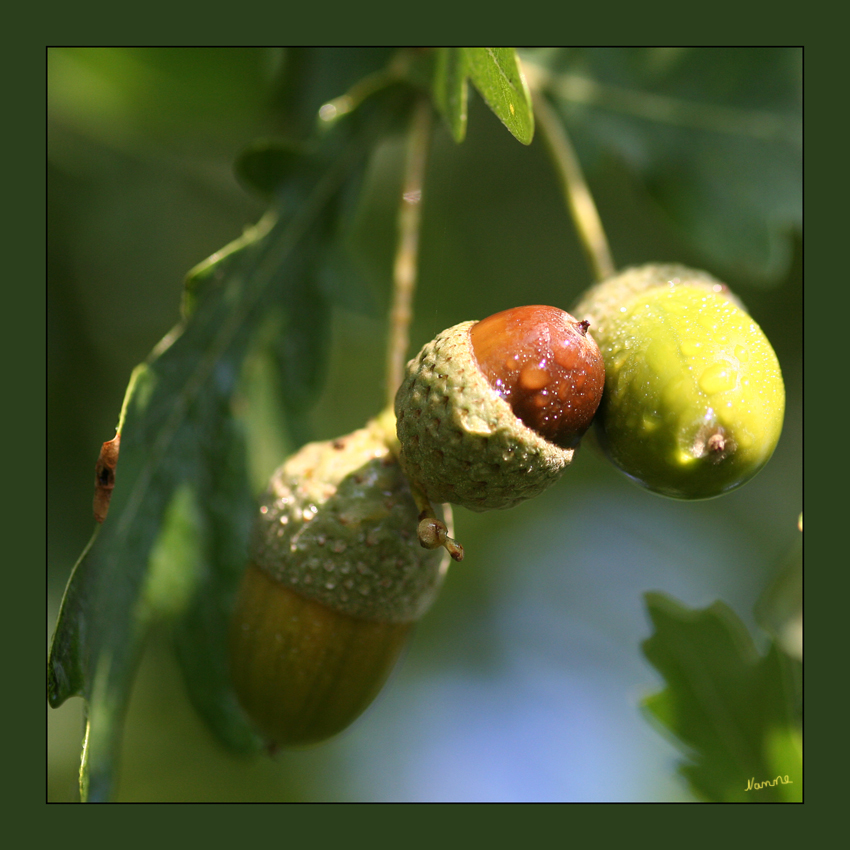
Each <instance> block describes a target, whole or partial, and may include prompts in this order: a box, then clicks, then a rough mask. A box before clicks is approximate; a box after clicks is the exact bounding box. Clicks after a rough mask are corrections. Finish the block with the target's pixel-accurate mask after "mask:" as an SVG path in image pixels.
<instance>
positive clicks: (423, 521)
mask: <svg viewBox="0 0 850 850" xmlns="http://www.w3.org/2000/svg"><path fill="white" fill-rule="evenodd" d="M408 484H409V485H410V493H411V495H412V496H413V501H414V502H415V503H416V507H417V508H418V509H419V527H418V528H417V530H416V533H417V537H418V538H419V545H420V546H422V548H423V549H436V548H437V547H438V546H442V547H443V548H444V549H445V550H446V551H447V552H448V553H449V555H451V556H452V559H453V560H455V561H462V560H463V546H462V545H461V544H460V543H458V542H457V540H455V539H454V538H452V537H449V530H448V528H446V524H445V523H444V522H443V521H442V520H440V519H438V518H437V515H436V514H435V513H434V507H433V505H432V504H431V500H430V499H429V498H428V497H427V496H426V495H425V493H424V492H423V491H422V490H421V489H420V488H419V486H418V485H417V484H416V483H415V482H414V481H411V480H410V479H409V478H408Z"/></svg>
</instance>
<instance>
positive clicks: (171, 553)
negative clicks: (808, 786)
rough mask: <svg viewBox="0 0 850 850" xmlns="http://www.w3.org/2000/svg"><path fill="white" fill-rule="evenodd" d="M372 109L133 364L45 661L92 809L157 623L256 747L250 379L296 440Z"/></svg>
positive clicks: (243, 741) (208, 275)
mask: <svg viewBox="0 0 850 850" xmlns="http://www.w3.org/2000/svg"><path fill="white" fill-rule="evenodd" d="M365 112H366V114H365V115H361V116H360V117H359V118H358V119H357V120H355V121H350V122H349V121H343V122H340V123H339V126H338V128H335V132H334V133H332V134H329V135H327V136H326V137H325V139H324V141H323V143H322V144H321V145H319V147H318V149H317V151H316V153H315V154H314V155H313V156H311V157H302V158H301V159H300V160H298V159H297V158H296V157H293V158H292V159H291V160H290V162H289V163H288V168H289V177H288V178H287V179H286V180H285V183H284V184H283V185H282V186H281V187H280V190H279V192H278V194H277V197H278V199H279V202H278V204H277V205H276V207H274V208H273V209H272V210H271V211H270V212H269V213H268V214H267V215H266V216H265V217H264V218H263V219H262V220H261V221H260V223H259V224H258V225H256V226H255V227H252V228H249V229H248V230H247V231H246V232H245V234H244V235H243V236H242V237H240V238H239V239H238V240H236V241H235V242H234V243H232V244H231V245H228V246H226V247H225V248H223V249H222V250H221V251H219V252H217V253H216V254H215V255H213V256H212V257H211V258H209V260H207V261H205V262H204V263H202V264H200V265H199V266H198V267H196V268H195V269H194V270H193V271H192V272H190V273H189V276H188V278H187V282H186V290H185V294H184V301H183V318H182V320H181V321H180V322H179V323H178V325H177V326H175V328H174V329H173V330H172V331H171V332H170V333H169V334H167V335H166V337H165V338H164V339H163V340H162V341H161V342H160V343H159V344H158V345H157V346H156V347H155V348H154V350H153V351H152V353H151V355H150V356H149V358H148V359H147V361H146V362H144V363H143V364H141V365H139V366H138V367H137V368H136V369H135V370H134V373H133V376H132V378H131V381H130V384H129V386H128V389H127V393H126V396H125V401H124V406H123V409H122V413H121V417H120V420H119V426H118V430H119V433H120V434H121V449H120V457H119V462H118V466H117V469H116V475H115V481H116V485H115V489H114V492H113V496H112V501H111V504H110V509H109V515H108V517H107V518H106V521H105V522H104V523H103V524H102V525H101V526H99V527H97V528H96V530H95V533H94V535H93V536H92V539H91V541H90V543H89V544H88V545H87V547H86V549H85V551H84V552H83V554H82V556H81V557H80V559H79V561H78V562H77V564H76V566H75V568H74V570H73V572H72V574H71V578H70V579H69V582H68V586H67V588H66V591H65V595H64V598H63V600H62V605H61V608H60V613H59V618H58V621H57V625H56V630H55V633H54V635H53V639H52V641H51V647H50V655H49V662H48V700H49V703H50V704H51V705H52V706H54V707H56V706H59V705H61V704H62V703H63V702H64V701H65V700H66V699H68V698H69V697H71V696H81V697H83V698H84V699H85V701H86V712H85V715H86V731H85V742H84V746H83V760H82V768H81V774H80V788H81V797H82V799H83V800H91V801H98V800H106V799H109V797H110V795H111V794H112V789H113V784H114V774H115V770H116V763H117V754H118V752H119V749H120V738H121V731H122V726H123V720H124V716H125V714H126V710H127V704H128V700H129V695H130V691H131V687H132V684H133V679H134V677H135V672H136V668H137V666H138V662H139V659H140V657H141V654H142V652H143V650H144V646H145V640H146V637H147V635H148V633H149V631H150V629H151V627H152V626H153V625H155V624H156V623H158V622H163V621H164V622H169V623H171V625H172V627H173V631H174V635H175V642H176V651H177V655H178V659H179V661H180V663H181V666H182V668H183V672H184V676H185V679H186V684H187V688H188V692H189V697H190V700H191V701H192V703H193V705H194V706H195V708H196V709H197V710H198V711H199V713H200V714H201V716H202V717H203V718H204V719H205V720H206V721H207V723H208V724H209V726H210V728H211V729H212V731H213V732H214V733H215V734H216V735H217V737H218V738H219V739H220V740H221V741H222V742H223V743H224V744H226V745H227V746H229V747H230V748H231V749H234V750H237V751H250V750H253V749H255V748H256V747H257V746H259V741H258V739H257V738H256V736H255V735H254V733H253V731H252V730H251V728H250V726H249V724H248V722H247V720H246V719H245V718H244V716H243V714H242V712H241V710H240V708H239V707H238V705H237V701H236V698H235V695H234V694H233V692H232V689H231V686H230V682H229V676H228V672H227V652H226V646H227V626H228V619H229V611H230V608H231V601H232V597H233V595H234V593H235V590H236V587H237V584H238V581H239V579H240V577H241V573H242V570H243V569H244V565H245V563H246V552H247V543H248V536H249V529H250V526H251V522H252V519H253V512H254V502H253V499H252V487H251V484H250V476H249V472H248V462H247V461H248V453H247V451H246V438H245V433H246V428H248V429H249V430H250V418H251V415H252V414H251V411H250V410H249V412H248V414H247V419H246V414H245V413H244V408H245V407H246V405H245V402H244V400H243V399H242V391H243V389H242V387H243V374H244V372H245V367H246V364H247V363H248V361H249V358H250V356H252V355H253V354H256V351H257V348H258V345H259V347H260V348H262V349H263V352H264V355H265V358H266V360H267V362H269V363H271V364H273V365H274V372H275V375H276V381H277V383H278V385H279V389H280V394H281V396H282V398H284V399H287V400H288V405H287V404H285V405H284V409H285V410H284V412H285V413H288V414H291V415H290V416H289V417H288V425H289V432H290V436H292V435H293V432H295V431H297V430H298V429H297V427H296V426H297V425H298V419H297V415H298V413H299V411H301V410H302V409H303V408H304V406H305V405H306V404H307V403H308V402H309V400H310V398H311V397H312V395H313V394H314V393H315V392H316V390H317V389H318V387H319V385H320V383H321V363H322V361H321V360H319V361H318V362H316V345H317V342H316V340H321V339H323V338H324V337H325V335H326V333H327V323H328V321H329V312H330V302H329V298H330V297H332V295H333V293H334V291H335V286H336V289H337V290H338V291H341V289H342V285H341V284H337V285H335V286H329V285H327V283H325V282H324V281H325V280H326V278H327V277H328V275H329V274H330V275H333V274H334V272H333V270H332V271H328V270H327V269H323V263H324V260H325V257H326V256H328V254H329V253H331V252H329V250H328V244H329V241H330V240H332V239H335V238H337V230H338V229H339V228H341V227H342V224H341V223H340V213H341V211H345V210H346V209H347V199H346V190H347V189H348V188H349V186H350V183H351V182H352V181H354V182H355V183H356V182H357V181H359V180H361V179H362V171H363V169H364V168H365V164H366V159H367V154H368V152H369V151H370V150H372V149H373V147H374V144H375V142H376V141H377V139H378V138H379V137H380V135H381V134H382V133H383V132H384V131H385V129H386V126H387V115H386V114H385V112H384V110H383V109H381V108H380V107H376V108H375V109H369V110H366V111H365ZM337 262H338V260H337ZM320 282H321V283H320ZM326 293H327V294H326ZM272 317H277V318H278V321H282V322H284V323H288V326H289V327H294V326H295V325H296V324H297V325H298V327H299V330H300V332H299V333H297V334H291V335H289V336H288V337H287V340H286V343H285V345H281V343H280V342H279V341H276V340H274V339H272V338H269V336H268V333H267V331H268V327H269V322H270V319H271V318H272ZM258 340H259V341H260V342H261V343H262V345H260V344H259V343H258ZM308 363H309V364H310V366H311V368H310V369H305V370H301V369H300V368H299V365H301V366H303V365H304V364H308ZM281 427H283V423H281ZM255 431H256V429H254V431H253V432H252V433H255ZM280 460H282V458H278V462H279V461H280Z"/></svg>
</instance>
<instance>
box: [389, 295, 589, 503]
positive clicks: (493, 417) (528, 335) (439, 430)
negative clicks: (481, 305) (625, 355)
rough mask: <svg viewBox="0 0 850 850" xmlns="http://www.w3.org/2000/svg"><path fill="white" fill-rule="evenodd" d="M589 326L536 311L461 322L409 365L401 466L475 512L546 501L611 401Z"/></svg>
mask: <svg viewBox="0 0 850 850" xmlns="http://www.w3.org/2000/svg"><path fill="white" fill-rule="evenodd" d="M587 330H588V323H587V322H584V321H577V320H576V319H575V318H573V316H571V315H570V314H569V313H566V312H564V311H563V310H559V309H557V308H555V307H547V306H542V305H532V306H527V307H516V308H513V309H511V310H505V311H503V312H501V313H496V314H495V315H493V316H490V317H488V318H487V319H484V320H482V321H480V322H462V323H461V324H459V325H455V326H454V327H451V328H449V329H448V330H445V331H443V332H442V333H440V334H438V336H437V337H436V338H435V339H433V340H432V341H431V342H429V343H428V344H427V345H425V347H424V348H423V349H422V350H421V351H420V352H419V354H418V355H417V356H416V357H415V358H414V359H413V360H411V361H410V363H408V364H407V371H406V373H405V377H404V380H403V382H402V385H401V387H400V388H399V391H398V393H397V395H396V399H395V412H396V425H397V433H398V439H399V443H400V454H399V460H400V462H401V465H402V467H403V469H404V471H405V472H406V473H407V475H408V476H409V478H410V479H411V480H412V481H414V482H415V483H416V484H417V485H418V486H419V488H420V489H421V490H422V491H423V492H424V493H425V494H426V495H427V496H428V497H429V498H430V499H431V500H432V501H434V502H452V503H454V504H458V505H463V506H464V507H466V508H469V509H470V510H473V511H487V510H493V509H497V508H510V507H513V506H514V505H516V504H518V503H519V502H522V501H524V500H525V499H529V498H531V497H533V496H536V495H538V494H539V493H541V492H542V491H543V490H545V489H546V488H547V487H549V486H550V485H551V484H553V483H554V482H555V481H557V480H558V478H559V477H560V475H561V473H562V472H563V471H564V469H566V467H567V466H568V465H569V464H570V462H571V461H572V458H573V453H574V451H575V448H576V446H577V445H578V443H579V440H580V439H581V436H582V434H583V433H584V432H585V431H586V430H587V428H588V427H589V426H590V424H591V422H592V420H593V415H594V413H595V412H596V408H597V406H598V404H599V400H600V398H601V396H602V388H603V385H604V380H605V376H604V366H603V362H602V356H601V354H600V352H599V349H598V347H597V345H596V343H595V342H594V341H593V338H592V337H591V336H590V335H589V334H588V333H587Z"/></svg>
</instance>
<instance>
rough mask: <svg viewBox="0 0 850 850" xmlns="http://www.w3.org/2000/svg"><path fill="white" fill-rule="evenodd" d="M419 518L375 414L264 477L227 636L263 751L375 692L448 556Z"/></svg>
mask: <svg viewBox="0 0 850 850" xmlns="http://www.w3.org/2000/svg"><path fill="white" fill-rule="evenodd" d="M390 418H392V417H391V416H390ZM389 427H390V428H391V429H392V424H390V426H389ZM390 436H392V432H391V431H390ZM419 521H420V516H419V509H418V507H417V504H416V502H415V501H414V499H413V496H412V494H411V491H410V487H409V485H408V483H407V480H406V479H405V477H404V475H403V474H402V472H401V469H400V467H399V465H398V463H397V461H396V459H395V457H394V455H393V454H392V453H391V451H390V449H389V448H388V446H387V430H386V425H384V424H381V422H379V421H377V420H374V421H372V422H370V423H369V424H368V425H367V426H366V427H365V428H363V429H360V430H358V431H355V432H353V433H352V434H348V435H347V436H345V437H341V438H339V439H335V440H329V441H326V442H317V443H310V444H308V445H305V446H304V447H303V448H301V449H300V450H299V451H298V452H297V453H296V454H294V455H292V456H291V457H290V458H289V459H288V460H287V461H286V462H285V463H284V464H283V465H282V466H281V467H280V468H279V469H278V470H277V471H276V472H275V473H274V475H273V476H272V478H271V481H270V483H269V487H268V490H267V491H266V493H265V494H264V496H263V497H262V500H261V504H260V508H259V514H258V518H257V520H256V523H255V527H254V530H253V537H252V543H251V554H250V561H249V564H248V568H247V570H246V572H245V575H244V577H243V581H242V585H241V588H240V590H239V593H238V596H237V601H236V605H235V610H234V614H233V618H232V621H231V634H230V662H231V672H232V679H233V683H234V687H235V690H236V694H237V696H238V698H239V701H240V703H241V705H242V707H243V708H244V709H245V711H246V713H247V714H248V716H249V717H250V718H251V719H252V721H253V723H254V724H255V726H256V727H257V729H258V731H259V732H260V734H261V735H262V736H263V737H264V739H265V740H266V741H267V743H268V745H269V747H270V748H271V749H276V748H277V747H290V746H301V745H308V744H313V743H318V742H319V741H322V740H325V739H326V738H329V737H331V736H333V735H335V734H337V733H338V732H340V731H342V730H343V729H345V728H346V727H347V726H348V725H349V724H351V723H352V722H353V721H354V720H355V719H356V718H357V717H358V716H359V715H360V714H361V713H362V712H363V711H364V710H365V709H366V707H367V706H368V705H369V704H370V703H371V702H372V700H373V699H374V698H375V696H376V695H377V694H378V692H379V691H380V690H381V687H382V686H383V684H384V682H385V680H386V679H387V677H388V676H389V674H390V672H391V671H392V669H393V667H394V665H395V663H396V661H397V660H398V657H399V655H400V653H401V651H402V649H403V648H404V646H405V643H406V641H407V638H408V636H409V634H410V631H411V629H412V628H413V625H414V623H415V622H416V621H417V620H418V619H419V618H420V617H421V616H422V615H423V614H424V613H425V611H426V610H427V609H428V607H429V606H430V605H431V603H432V602H433V600H434V598H435V597H436V594H437V591H438V589H439V587H440V584H441V582H442V580H443V577H444V575H445V572H446V567H447V564H448V553H447V552H445V551H442V550H440V549H426V548H423V545H421V544H420V542H419V540H418V539H417V527H418V524H419ZM436 524H437V526H439V527H441V528H443V529H445V525H443V524H442V523H441V522H437V523H436ZM435 545H441V544H438V543H437V542H435Z"/></svg>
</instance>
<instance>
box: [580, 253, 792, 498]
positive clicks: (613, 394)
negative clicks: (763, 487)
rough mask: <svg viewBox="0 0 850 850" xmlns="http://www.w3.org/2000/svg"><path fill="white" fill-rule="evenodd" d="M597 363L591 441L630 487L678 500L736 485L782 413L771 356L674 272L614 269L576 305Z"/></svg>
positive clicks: (735, 318) (770, 443) (730, 313)
mask: <svg viewBox="0 0 850 850" xmlns="http://www.w3.org/2000/svg"><path fill="white" fill-rule="evenodd" d="M575 309H576V311H578V312H579V313H580V314H581V315H585V316H587V317H588V318H589V319H590V321H591V322H593V326H594V328H595V336H596V340H597V341H598V343H599V346H600V348H601V350H602V355H603V357H604V359H605V370H606V382H605V393H604V395H603V398H602V404H601V405H600V407H599V411H598V413H597V416H596V424H595V428H594V431H595V433H596V434H597V436H598V438H599V443H600V445H601V447H602V449H603V451H604V452H605V453H606V454H607V456H608V457H609V458H610V459H611V460H612V461H613V463H614V464H615V465H616V466H618V467H619V468H620V469H621V470H622V471H623V472H625V473H626V474H627V475H628V476H629V477H630V478H632V479H633V480H634V481H636V482H638V483H639V484H641V485H643V486H644V487H646V488H648V489H649V490H652V491H653V492H656V493H660V494H662V495H664V496H670V497H672V498H678V499H708V498H712V497H714V496H718V495H720V494H722V493H726V492H728V491H730V490H733V489H735V488H736V487H740V486H741V485H742V484H744V483H745V482H746V481H748V480H750V479H751V478H752V477H753V476H754V475H755V474H756V473H757V472H758V471H759V470H760V469H762V468H763V467H764V465H765V464H766V463H767V461H768V460H769V459H770V457H771V455H772V454H773V451H774V449H775V447H776V444H777V442H778V440H779V435H780V433H781V432H782V420H783V416H784V411H785V388H784V384H783V381H782V373H781V370H780V368H779V362H778V361H777V358H776V354H775V353H774V351H773V348H772V347H771V345H770V342H769V341H768V340H767V338H766V337H765V335H764V333H763V332H762V330H761V329H760V328H759V326H758V325H757V324H756V323H755V322H754V321H753V319H752V318H751V317H750V316H749V315H748V314H747V312H746V311H745V309H744V308H743V305H742V304H741V302H740V301H739V300H738V299H737V298H736V297H735V296H734V295H733V294H732V292H731V291H730V290H729V287H728V286H726V284H724V283H721V282H720V281H718V280H717V279H716V278H714V277H712V276H711V275H710V274H708V273H707V272H704V271H698V270H694V269H689V268H686V267H684V266H679V265H654V264H653V265H645V266H641V267H638V268H632V269H628V270H626V271H624V272H623V273H622V274H619V275H617V276H615V277H613V278H611V279H609V280H607V281H604V282H602V283H600V284H598V285H596V286H595V287H592V288H591V289H590V290H588V292H587V293H586V294H585V295H584V296H583V297H582V299H581V300H580V302H579V303H578V305H577V306H576V308H575Z"/></svg>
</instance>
